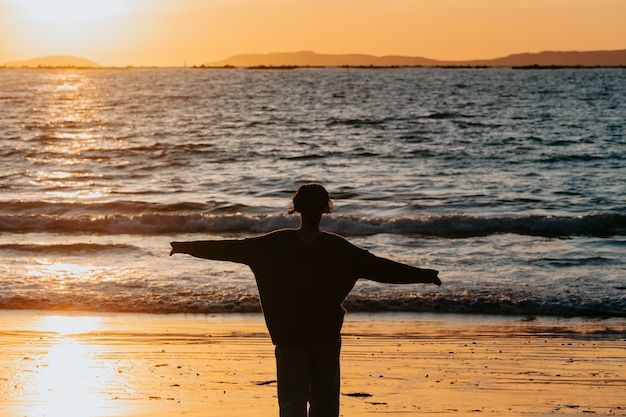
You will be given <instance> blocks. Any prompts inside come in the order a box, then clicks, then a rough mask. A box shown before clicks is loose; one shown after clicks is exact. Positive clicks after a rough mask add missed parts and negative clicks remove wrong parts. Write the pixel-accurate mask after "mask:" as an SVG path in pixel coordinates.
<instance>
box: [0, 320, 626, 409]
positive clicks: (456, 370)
mask: <svg viewBox="0 0 626 417" xmlns="http://www.w3.org/2000/svg"><path fill="white" fill-rule="evenodd" d="M0 318H1V320H0V371H1V372H2V376H1V377H0V415H3V416H24V415H28V416H31V415H36V416H50V417H53V416H57V415H65V416H71V415H80V416H81V417H95V416H124V417H144V416H145V417H147V416H169V415H171V416H174V415H186V416H198V417H200V416H241V415H250V414H253V415H270V416H271V415H278V407H277V404H276V393H275V392H276V382H275V368H274V366H275V365H274V356H273V351H274V348H273V346H272V344H271V342H270V340H269V336H268V334H267V331H266V329H265V325H264V321H263V317H262V316H261V315H260V314H258V313H228V314H212V315H194V314H186V315H185V314H172V315H158V314H137V313H82V312H59V311H32V310H1V311H0ZM625 347H626V321H625V320H623V319H605V320H603V319H557V318H541V317H539V318H536V319H534V320H527V319H525V318H522V317H496V316H458V315H452V314H422V313H374V314H368V313H349V314H348V315H347V316H346V323H345V325H344V331H343V349H342V388H341V394H342V396H341V403H342V407H341V410H342V411H341V415H343V416H364V415H378V414H383V415H390V416H400V415H407V414H420V415H427V416H428V415H433V416H434V415H441V414H444V415H458V416H464V415H470V414H471V415H475V414H476V413H478V412H489V413H498V414H500V415H519V416H521V415H524V416H528V415H531V416H543V415H552V414H573V415H582V414H586V415H588V414H594V415H596V416H613V415H626V400H625V399H624V398H623V387H624V386H625V385H626V349H624V348H625Z"/></svg>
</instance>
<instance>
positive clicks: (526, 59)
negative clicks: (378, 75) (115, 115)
mask: <svg viewBox="0 0 626 417" xmlns="http://www.w3.org/2000/svg"><path fill="white" fill-rule="evenodd" d="M532 65H538V66H590V67H595V66H604V67H615V66H626V49H625V50H618V51H589V52H579V51H569V52H560V51H559V52H553V51H546V52H539V53H524V54H514V55H509V56H507V57H503V58H496V59H479V60H470V61H438V60H434V59H428V58H423V57H409V56H381V57H378V56H373V55H363V54H347V55H329V54H318V53H315V52H311V51H303V52H279V53H270V54H246V55H235V56H233V57H230V58H227V59H224V60H222V61H217V62H211V63H208V64H205V65H204V66H208V67H222V66H233V67H255V66H267V67H281V66H283V67H284V66H300V67H305V66H311V67H341V66H353V67H361V66H363V67H369V66H373V67H389V66H407V67H412V66H425V67H433V66H488V67H516V66H532Z"/></svg>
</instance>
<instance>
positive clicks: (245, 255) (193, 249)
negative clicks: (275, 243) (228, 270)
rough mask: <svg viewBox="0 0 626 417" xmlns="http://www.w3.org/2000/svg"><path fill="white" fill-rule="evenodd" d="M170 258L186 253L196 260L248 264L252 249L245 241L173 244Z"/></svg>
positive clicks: (199, 241) (203, 241) (202, 241)
mask: <svg viewBox="0 0 626 417" xmlns="http://www.w3.org/2000/svg"><path fill="white" fill-rule="evenodd" d="M170 245H171V246H172V250H171V251H170V256H172V255H174V254H177V253H184V254H187V255H191V256H194V257H196V258H204V259H213V260H216V261H231V262H239V263H248V262H247V261H248V259H249V256H250V251H251V249H250V248H249V247H248V245H247V244H246V241H245V240H197V241H192V242H171V243H170Z"/></svg>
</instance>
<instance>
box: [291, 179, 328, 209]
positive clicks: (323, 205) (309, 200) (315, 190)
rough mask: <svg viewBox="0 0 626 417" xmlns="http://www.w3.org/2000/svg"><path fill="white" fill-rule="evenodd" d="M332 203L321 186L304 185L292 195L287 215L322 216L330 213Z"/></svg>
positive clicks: (315, 184) (316, 184)
mask: <svg viewBox="0 0 626 417" xmlns="http://www.w3.org/2000/svg"><path fill="white" fill-rule="evenodd" d="M332 209H333V202H332V201H331V200H330V195H329V194H328V191H326V189H325V188H324V187H322V185H321V184H318V183H309V184H304V185H302V186H301V187H300V188H298V191H296V192H295V193H294V195H293V200H292V206H291V208H290V209H289V214H292V213H296V212H297V213H300V214H304V215H322V214H324V213H330V212H331V211H332Z"/></svg>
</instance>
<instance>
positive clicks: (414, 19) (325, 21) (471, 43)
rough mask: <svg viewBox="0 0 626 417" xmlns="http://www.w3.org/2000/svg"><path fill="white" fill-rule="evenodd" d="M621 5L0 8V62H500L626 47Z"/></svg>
mask: <svg viewBox="0 0 626 417" xmlns="http://www.w3.org/2000/svg"><path fill="white" fill-rule="evenodd" d="M625 19H626V0H0V64H2V63H4V62H7V61H14V60H21V59H30V58H34V57H39V56H46V55H76V56H80V57H84V58H88V59H91V60H94V61H96V62H98V63H100V64H103V65H119V66H124V65H135V66H139V65H158V66H169V65H173V66H179V65H183V63H184V62H187V64H188V65H199V64H203V63H208V62H212V61H217V60H221V59H224V58H227V57H229V56H232V55H236V54H241V53H268V52H295V51H302V50H308V51H316V52H319V53H330V54H341V53H366V54H372V55H409V56H422V57H427V58H433V59H440V60H463V59H479V58H495V57H500V56H505V55H509V54H511V53H519V52H540V51H544V50H561V51H565V50H583V51H584V50H611V49H626V24H624V21H625Z"/></svg>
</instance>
